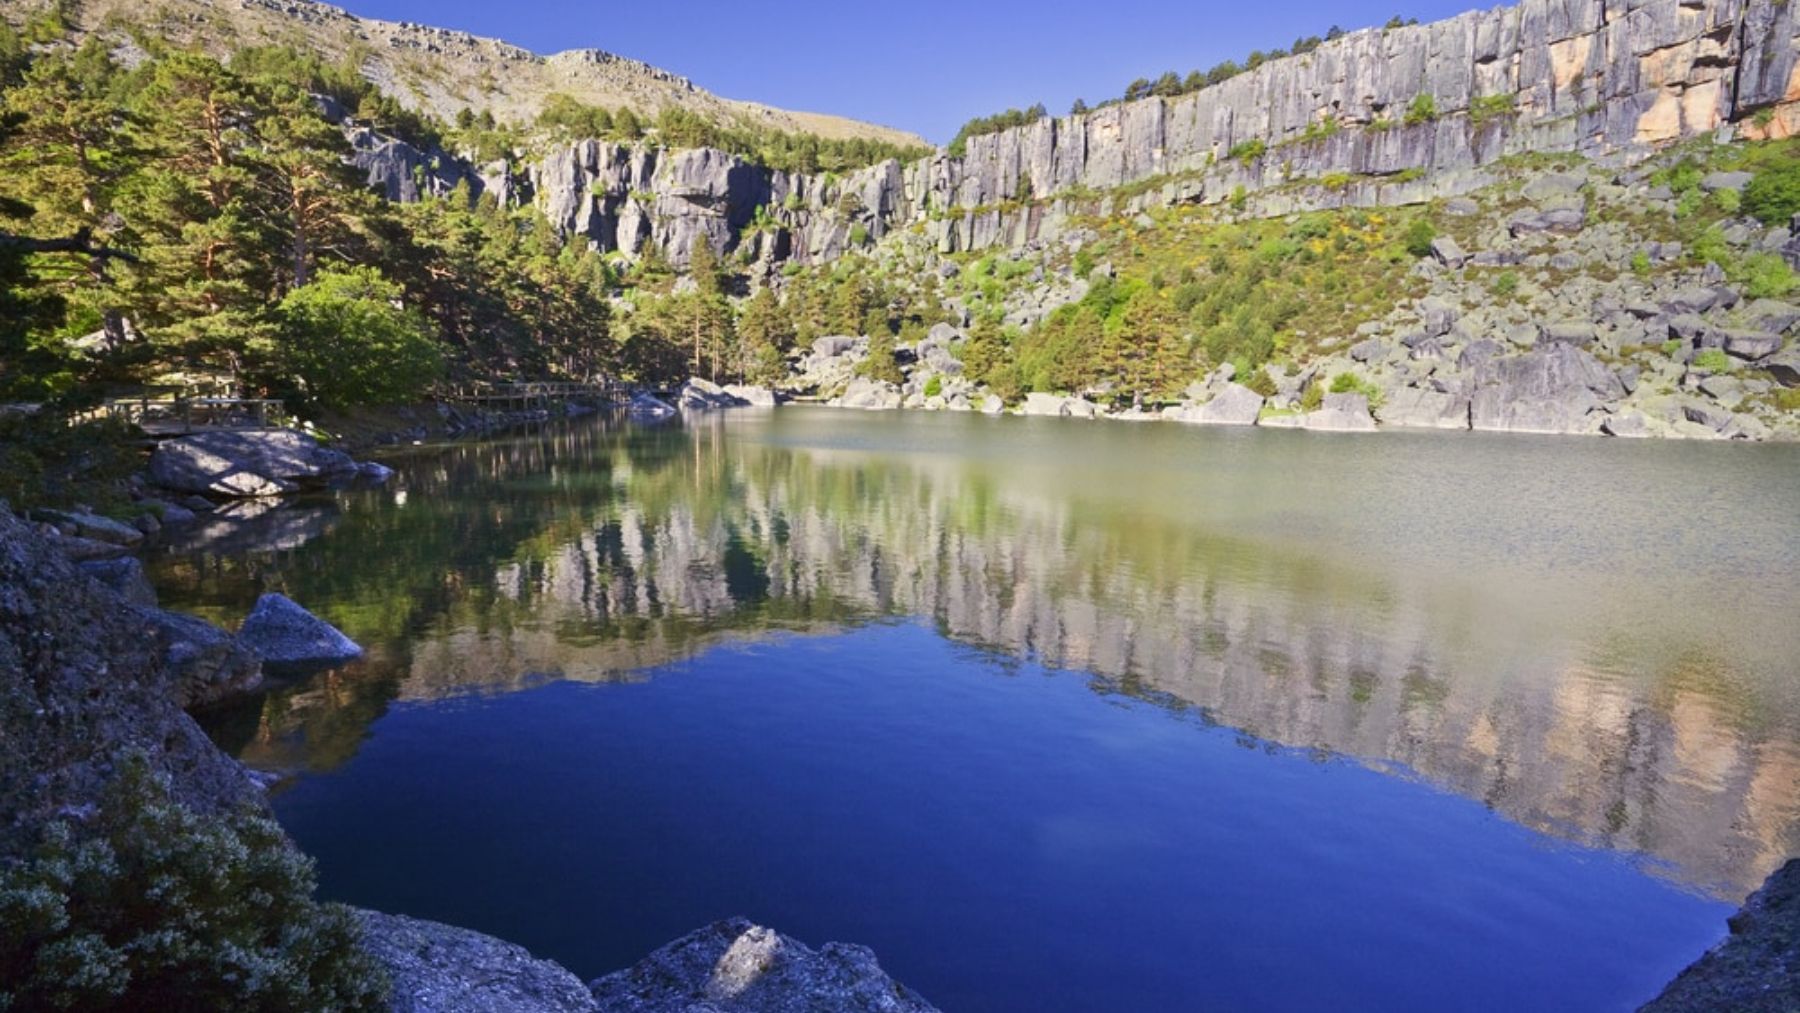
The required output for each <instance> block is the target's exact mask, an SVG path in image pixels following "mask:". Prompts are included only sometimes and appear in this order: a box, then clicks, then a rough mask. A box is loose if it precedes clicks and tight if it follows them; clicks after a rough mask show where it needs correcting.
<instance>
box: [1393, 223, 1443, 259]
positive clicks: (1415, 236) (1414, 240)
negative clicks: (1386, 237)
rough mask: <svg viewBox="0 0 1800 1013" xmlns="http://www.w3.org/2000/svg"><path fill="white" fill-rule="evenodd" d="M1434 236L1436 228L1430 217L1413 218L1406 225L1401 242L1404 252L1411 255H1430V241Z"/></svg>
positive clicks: (1435, 236) (1435, 235)
mask: <svg viewBox="0 0 1800 1013" xmlns="http://www.w3.org/2000/svg"><path fill="white" fill-rule="evenodd" d="M1436 238H1437V229H1436V227H1434V226H1433V225H1432V224H1431V221H1430V219H1426V218H1414V219H1413V220H1412V223H1411V224H1409V225H1407V227H1406V235H1405V237H1404V238H1403V239H1402V240H1401V242H1402V243H1403V244H1404V245H1405V247H1406V252H1408V253H1410V254H1412V255H1413V256H1415V257H1428V256H1430V255H1431V242H1432V240H1434V239H1436Z"/></svg>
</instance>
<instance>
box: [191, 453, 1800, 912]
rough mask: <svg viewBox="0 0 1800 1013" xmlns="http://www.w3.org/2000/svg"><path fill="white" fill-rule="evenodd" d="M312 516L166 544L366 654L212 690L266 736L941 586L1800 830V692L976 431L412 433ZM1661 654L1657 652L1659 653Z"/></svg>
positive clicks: (1454, 782) (1242, 720)
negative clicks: (344, 663)
mask: <svg viewBox="0 0 1800 1013" xmlns="http://www.w3.org/2000/svg"><path fill="white" fill-rule="evenodd" d="M401 466H402V472H403V475H402V483H401V486H400V488H402V489H403V490H404V493H405V501H404V504H400V503H396V502H395V499H396V495H395V490H384V491H376V492H364V493H349V494H342V495H340V496H339V497H338V506H339V507H340V508H341V514H342V516H341V518H340V519H339V521H338V523H337V524H336V526H335V527H333V528H332V530H331V531H330V533H329V534H328V535H326V536H324V537H320V538H318V539H316V540H314V541H312V542H310V543H308V544H306V545H304V546H302V547H299V548H289V549H282V550H278V551H273V552H267V553H251V554H249V555H247V556H241V557H240V556H235V555H234V556H231V557H229V558H226V557H222V556H215V555H208V554H207V553H205V552H199V553H193V554H189V555H186V556H180V557H176V558H172V559H169V560H167V561H165V562H164V563H163V564H162V565H161V566H160V567H159V573H158V577H159V583H160V584H161V585H162V586H164V587H173V588H175V589H176V593H175V595H174V597H175V598H177V599H179V600H180V601H181V602H182V603H183V604H186V605H190V606H197V607H202V608H209V609H211V610H212V611H214V612H215V613H216V614H217V613H230V612H231V611H233V610H238V611H241V610H242V609H243V608H244V607H246V606H247V605H248V603H249V601H250V600H252V599H253V597H254V595H255V593H256V592H257V591H258V590H260V589H264V588H279V589H282V590H284V591H286V592H287V593H289V594H290V595H292V596H293V597H295V598H296V599H298V600H300V601H302V602H304V603H307V604H309V605H313V606H314V607H316V608H317V609H318V610H319V611H321V612H322V613H323V614H324V615H326V617H327V618H329V619H331V620H332V621H333V622H336V623H338V624H339V625H340V626H342V627H343V628H344V629H345V630H346V631H347V632H349V633H350V634H351V635H352V636H354V637H357V638H358V639H359V640H362V641H363V642H364V643H366V644H370V645H372V646H375V647H376V648H377V650H376V651H375V652H374V657H373V658H372V659H371V660H369V661H366V662H363V663H360V664H358V665H356V666H352V667H351V668H348V669H346V670H344V671H342V672H338V673H334V674H332V675H330V676H328V677H325V678H322V679H316V680H313V681H311V682H308V683H305V684H303V685H300V686H296V687H290V688H286V689H279V690H276V691H274V692H272V693H270V694H269V696H268V697H267V698H266V701H265V702H264V704H263V705H262V708H261V710H260V711H259V712H258V713H256V714H255V715H254V719H252V717H251V716H249V715H247V714H245V715H237V714H234V715H231V716H229V717H228V718H227V717H221V718H219V719H217V720H215V721H214V722H213V725H214V728H215V730H216V733H217V734H219V735H220V736H221V738H222V739H224V740H225V741H226V742H227V744H228V745H238V746H240V747H241V748H240V752H241V753H242V754H243V755H245V756H246V757H248V758H251V759H252V760H254V761H255V762H258V763H261V764H266V765H270V766H278V767H279V766H285V767H293V768H300V767H305V768H310V769H325V768H329V767H330V766H332V765H335V764H336V763H340V762H342V761H343V760H344V759H345V758H347V757H348V756H350V755H353V753H354V751H355V749H356V747H357V744H358V743H359V742H360V740H361V737H362V735H363V734H364V729H366V727H367V725H368V723H369V722H370V721H372V720H373V719H374V718H375V717H376V716H378V715H379V714H380V713H381V712H382V711H383V710H384V709H385V707H386V706H387V704H388V702H389V701H390V700H391V699H394V698H396V697H398V698H410V699H429V698H433V697H438V696H442V695H445V694H450V693H458V692H481V691H501V690H505V689H510V688H515V687H518V686H523V685H529V684H532V683H534V682H539V681H542V680H545V679H549V678H570V679H580V680H588V681H606V680H618V679H625V678H632V677H641V676H634V673H640V672H642V671H643V670H645V669H648V668H654V667H655V666H657V665H660V664H663V663H666V662H668V661H671V660H675V659H679V658H683V657H687V656H691V655H692V654H694V653H695V652H698V651H702V650H705V649H706V648H708V647H709V646H711V645H713V644H717V643H720V642H724V641H728V640H737V639H742V638H745V637H753V636H759V635H763V634H764V632H765V631H769V630H787V631H799V632H812V631H829V630H835V629H840V628H842V627H844V626H845V625H846V624H851V623H856V622H860V621H864V620H866V619H869V618H872V617H876V616H883V615H916V616H921V617H925V618H927V619H929V620H930V621H931V622H933V623H934V624H935V626H936V627H937V628H938V629H939V630H940V632H942V633H943V634H944V635H945V636H947V637H950V638H952V639H955V640H957V641H960V642H962V643H965V644H968V645H970V646H971V647H973V648H976V649H978V650H981V651H983V652H988V653H991V654H992V655H993V656H995V657H999V658H1006V659H1032V660H1038V661H1041V662H1043V663H1044V664H1046V665H1050V666H1053V667H1058V668H1067V669H1072V670H1078V671H1086V672H1091V673H1094V674H1095V675H1097V676H1099V677H1101V678H1100V680H1099V681H1098V682H1097V683H1096V687H1097V688H1098V689H1100V690H1101V691H1103V692H1109V693H1123V694H1127V695H1130V696H1132V697H1135V698H1139V699H1143V700H1148V701H1151V702H1154V703H1158V704H1160V705H1164V706H1171V707H1174V708H1177V709H1183V710H1186V709H1195V710H1198V711H1199V712H1200V713H1202V714H1203V715H1204V716H1205V717H1206V718H1207V719H1208V720H1210V721H1215V722H1218V723H1220V724H1223V725H1227V726H1230V727H1232V728H1235V729H1238V730H1240V731H1241V732H1242V733H1243V734H1244V735H1245V736H1246V741H1249V742H1252V743H1262V744H1275V743H1279V744H1281V745H1284V746H1291V747H1297V748H1301V749H1305V750H1309V751H1313V752H1314V753H1315V754H1317V755H1330V754H1339V755H1350V756H1354V757H1358V758H1361V759H1362V760H1364V761H1365V762H1367V763H1369V764H1371V765H1374V766H1378V767H1381V768H1383V769H1388V770H1392V771H1395V772H1396V773H1400V774H1402V775H1416V776H1422V777H1424V778H1427V779H1429V780H1431V781H1433V782H1435V783H1437V784H1441V785H1443V786H1445V787H1448V788H1450V789H1452V790H1454V791H1457V792H1458V793H1461V794H1463V795H1466V796H1468V797H1471V798H1476V799H1481V800H1483V801H1484V802H1485V803H1486V804H1488V805H1489V806H1491V807H1492V808H1494V809H1495V810H1496V811H1498V812H1500V813H1503V814H1505V815H1506V816H1508V817H1509V818H1512V819H1515V820H1517V821H1519V822H1522V823H1524V824H1526V825H1529V826H1532V827H1534V828H1537V829H1540V830H1544V831H1547V832H1551V833H1555V834H1559V835H1564V836H1569V837H1574V838H1578V839H1582V840H1588V841H1593V842H1595V843H1600V844H1604V845H1607V846H1610V847H1616V848H1625V849H1631V850H1639V851H1643V852H1646V853H1648V854H1651V855H1654V856H1657V857H1659V858H1663V859H1666V860H1668V861H1670V862H1672V863H1674V865H1675V866H1676V867H1677V869H1678V872H1677V874H1678V875H1680V876H1681V877H1683V878H1685V879H1688V880H1690V881H1693V882H1697V883H1700V884H1703V885H1706V886H1708V887H1718V888H1720V889H1722V890H1725V891H1730V890H1733V889H1741V888H1743V887H1745V886H1747V885H1749V884H1751V883H1752V882H1753V881H1754V880H1755V879H1757V878H1759V877H1760V876H1761V875H1762V874H1763V873H1764V872H1766V871H1767V869H1768V868H1769V867H1771V866H1772V865H1773V864H1774V862H1775V861H1776V860H1778V859H1779V858H1780V857H1781V856H1782V855H1785V854H1786V853H1788V852H1791V851H1793V850H1796V849H1797V848H1800V839H1797V837H1796V831H1795V827H1796V825H1800V811H1796V804H1797V803H1796V798H1797V796H1800V788H1797V787H1796V785H1800V751H1797V750H1796V748H1795V742H1796V741H1797V740H1800V729H1796V728H1795V727H1793V715H1794V714H1795V713H1796V710H1797V709H1800V708H1796V707H1795V706H1789V705H1788V704H1790V701H1787V700H1774V701H1771V700H1768V699H1767V693H1768V692H1769V690H1768V689H1767V687H1765V686H1763V685H1762V683H1760V682H1758V681H1755V680H1750V679H1746V678H1743V677H1742V673H1741V672H1739V671H1738V670H1737V669H1736V668H1734V666H1733V665H1732V664H1731V663H1729V662H1727V661H1724V660H1720V659H1716V658H1711V657H1710V656H1708V655H1707V654H1706V652H1704V651H1695V650H1689V651H1688V652H1686V653H1677V654H1676V655H1675V656H1674V660H1673V661H1669V660H1667V658H1666V657H1665V656H1664V655H1662V654H1660V653H1659V652H1660V645H1652V646H1646V645H1643V644H1633V643H1623V642H1613V641H1609V640H1608V639H1607V638H1608V636H1609V633H1608V631H1607V630H1605V629H1589V628H1587V627H1588V625H1590V624H1589V623H1588V622H1586V620H1585V619H1584V618H1582V617H1576V618H1573V619H1571V620H1570V622H1569V626H1570V627H1571V628H1570V629H1560V630H1546V629H1539V628H1524V627H1520V628H1505V627H1503V626H1501V627H1498V628H1497V627H1496V620H1495V619H1494V617H1493V616H1491V615H1489V614H1488V613H1487V612H1486V610H1485V609H1484V608H1483V602H1482V600H1481V599H1480V598H1479V597H1477V596H1463V597H1456V596H1448V597H1439V596H1436V595H1434V594H1430V593H1424V592H1422V591H1421V590H1420V589H1419V588H1417V587H1414V586H1411V585H1406V584H1403V583H1400V582H1397V581H1395V580H1393V579H1391V577H1392V575H1391V574H1384V573H1380V572H1372V571H1366V570H1363V569H1360V568H1356V567H1349V566H1343V565H1338V564H1335V563H1334V562H1333V561H1331V560H1328V559H1324V558H1321V557H1319V556H1317V555H1312V554H1308V553H1305V552H1302V551H1298V550H1291V549H1286V548H1282V547H1272V546H1269V545H1265V544H1250V543H1247V542H1245V541H1243V540H1241V539H1237V538H1233V537H1229V536H1225V535H1221V534H1219V533H1217V532H1215V531H1213V530H1210V529H1209V528H1208V527H1206V526H1205V525H1203V524H1198V523H1193V522H1189V521H1185V520H1184V519H1183V518H1181V517H1180V516H1179V515H1171V514H1170V513H1166V512H1163V513H1159V512H1154V511H1138V510H1133V509H1131V508H1129V507H1127V508H1120V507H1118V506H1117V505H1116V504H1108V503H1104V502H1101V501H1098V500H1095V499H1091V498H1087V497H1084V496H1082V495H1080V494H1079V493H1078V492H1076V491H1060V492H1057V493H1044V492H1042V491H1034V490H1031V489H1021V488H1016V487H1013V486H1009V485H1006V484H1003V483H999V482H996V481H994V480H993V479H992V477H991V475H989V474H987V473H985V472H983V471H981V470H980V469H979V468H978V467H977V466H976V464H974V463H970V462H961V461H957V460H955V459H949V460H946V459H944V458H918V457H914V458H905V457H899V456H893V455H883V454H877V453H864V452H854V451H844V450H817V449H792V448H787V447H782V446H777V445H768V444H763V443H759V442H756V441H753V440H749V439H742V438H729V439H728V438H726V436H725V435H724V434H723V433H722V432H720V431H719V430H718V429H717V428H715V427H712V426H709V425H701V426H698V427H695V428H692V429H686V430H684V429H681V428H667V429H660V430H648V431H646V430H642V429H634V428H620V427H617V426H613V425H608V424H605V423H601V424H595V425H590V426H580V427H573V428H569V429H559V430H555V431H552V432H550V433H547V434H544V435H543V436H541V437H540V436H531V437H523V438H519V439H513V440H504V441H496V442H492V443H484V444H479V445H470V446H459V447H452V448H450V449H448V450H444V451H437V452H433V453H431V454H429V455H420V456H418V457H416V458H414V459H412V460H409V461H405V462H402V463H401ZM1659 663H1660V664H1659Z"/></svg>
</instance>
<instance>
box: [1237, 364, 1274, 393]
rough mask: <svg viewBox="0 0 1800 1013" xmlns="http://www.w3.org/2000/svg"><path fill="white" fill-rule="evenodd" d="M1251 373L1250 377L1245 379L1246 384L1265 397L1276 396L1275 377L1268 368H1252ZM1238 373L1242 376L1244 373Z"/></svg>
mask: <svg viewBox="0 0 1800 1013" xmlns="http://www.w3.org/2000/svg"><path fill="white" fill-rule="evenodd" d="M1249 374H1250V375H1249V377H1248V378H1247V379H1245V380H1244V386H1246V387H1248V388H1250V389H1251V390H1253V391H1255V392H1256V393H1258V394H1261V395H1262V396H1263V397H1274V396H1275V392H1276V387H1275V378H1274V377H1272V376H1270V375H1269V371H1268V370H1266V369H1261V368H1257V369H1252V370H1250V371H1249ZM1238 375H1239V376H1242V375H1244V374H1243V373H1242V372H1240V373H1239V374H1238Z"/></svg>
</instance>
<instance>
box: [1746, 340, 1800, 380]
mask: <svg viewBox="0 0 1800 1013" xmlns="http://www.w3.org/2000/svg"><path fill="white" fill-rule="evenodd" d="M1756 365H1757V367H1758V368H1760V369H1764V370H1767V371H1768V373H1769V375H1770V376H1772V377H1774V378H1775V382H1777V383H1779V384H1781V385H1782V386H1783V387H1800V348H1790V349H1788V350H1787V351H1785V352H1776V353H1775V354H1774V355H1771V356H1769V357H1768V358H1766V359H1764V360H1762V361H1761V362H1758V363H1757V364H1756Z"/></svg>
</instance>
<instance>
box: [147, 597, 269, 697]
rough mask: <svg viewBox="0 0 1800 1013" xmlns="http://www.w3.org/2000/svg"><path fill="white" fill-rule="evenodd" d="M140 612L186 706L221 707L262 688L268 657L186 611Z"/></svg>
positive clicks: (148, 609)
mask: <svg viewBox="0 0 1800 1013" xmlns="http://www.w3.org/2000/svg"><path fill="white" fill-rule="evenodd" d="M138 612H139V614H140V615H142V616H143V617H144V619H145V620H146V621H147V622H148V623H149V626H150V629H151V630H152V633H153V638H154V640H155V642H156V644H157V646H158V647H159V648H160V649H161V650H162V657H163V664H165V665H166V666H168V669H169V672H170V673H171V674H172V675H173V677H174V682H175V699H176V702H177V703H179V704H180V705H181V706H183V707H199V706H203V705H205V704H209V703H216V702H217V701H219V700H222V699H224V698H225V697H228V696H232V695H235V694H237V693H243V692H247V691H249V690H252V689H255V688H256V687H257V686H258V685H259V684H261V682H262V659H261V658H260V657H259V656H258V655H257V654H256V653H255V652H253V651H251V650H250V649H249V647H248V646H247V645H245V644H244V643H243V642H242V641H240V640H239V639H238V638H236V637H234V636H232V635H231V634H230V633H227V632H226V631H224V630H222V629H220V628H219V627H217V626H214V625H213V624H212V623H209V622H207V621H206V620H204V619H200V618H198V617H196V616H190V615H183V614H182V613H180V612H169V611H166V610H164V609H159V608H143V607H140V608H139V609H138Z"/></svg>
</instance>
